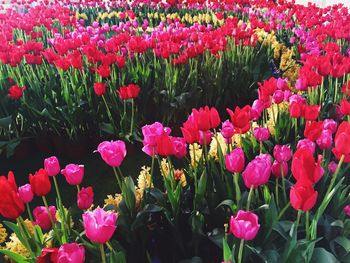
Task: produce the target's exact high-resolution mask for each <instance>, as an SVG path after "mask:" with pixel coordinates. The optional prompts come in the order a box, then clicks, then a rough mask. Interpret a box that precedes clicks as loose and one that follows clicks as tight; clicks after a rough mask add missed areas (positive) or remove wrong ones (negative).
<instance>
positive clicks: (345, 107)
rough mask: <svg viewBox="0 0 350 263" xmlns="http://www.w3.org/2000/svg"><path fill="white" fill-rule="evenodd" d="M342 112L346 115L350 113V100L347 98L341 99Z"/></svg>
mask: <svg viewBox="0 0 350 263" xmlns="http://www.w3.org/2000/svg"><path fill="white" fill-rule="evenodd" d="M340 112H341V113H342V114H344V115H350V102H348V101H347V99H342V100H341V102H340Z"/></svg>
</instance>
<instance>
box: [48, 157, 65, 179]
mask: <svg viewBox="0 0 350 263" xmlns="http://www.w3.org/2000/svg"><path fill="white" fill-rule="evenodd" d="M44 169H45V171H46V172H47V174H48V175H49V176H56V175H58V174H59V173H60V170H61V167H60V163H59V161H58V159H57V157H56V156H51V157H49V158H46V159H45V161H44Z"/></svg>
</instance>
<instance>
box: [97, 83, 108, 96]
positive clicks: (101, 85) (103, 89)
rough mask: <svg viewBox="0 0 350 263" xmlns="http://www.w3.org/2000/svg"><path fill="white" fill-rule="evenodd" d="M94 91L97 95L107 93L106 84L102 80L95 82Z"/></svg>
mask: <svg viewBox="0 0 350 263" xmlns="http://www.w3.org/2000/svg"><path fill="white" fill-rule="evenodd" d="M94 91H95V93H96V95H97V96H102V95H103V94H105V93H106V84H105V83H102V82H96V83H94Z"/></svg>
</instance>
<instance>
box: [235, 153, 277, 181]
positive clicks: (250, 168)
mask: <svg viewBox="0 0 350 263" xmlns="http://www.w3.org/2000/svg"><path fill="white" fill-rule="evenodd" d="M270 174H271V157H270V155H268V154H260V155H258V156H256V157H255V159H254V160H252V161H251V162H250V163H248V165H247V167H246V168H245V170H244V171H243V173H242V177H243V181H244V184H245V186H246V187H247V188H251V187H254V188H257V187H258V186H259V185H264V184H266V183H267V181H268V180H269V178H270Z"/></svg>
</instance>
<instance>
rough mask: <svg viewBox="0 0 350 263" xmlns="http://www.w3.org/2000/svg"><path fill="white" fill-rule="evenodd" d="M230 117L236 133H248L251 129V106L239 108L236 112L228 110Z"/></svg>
mask: <svg viewBox="0 0 350 263" xmlns="http://www.w3.org/2000/svg"><path fill="white" fill-rule="evenodd" d="M226 110H227V112H228V113H229V115H230V118H231V122H232V124H233V126H234V127H235V132H236V133H242V134H243V133H246V132H247V131H248V130H249V129H250V119H251V108H250V106H249V105H247V106H245V107H243V108H242V109H241V108H239V107H238V106H237V107H236V108H235V111H232V110H230V109H226Z"/></svg>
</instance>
